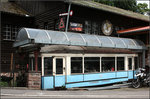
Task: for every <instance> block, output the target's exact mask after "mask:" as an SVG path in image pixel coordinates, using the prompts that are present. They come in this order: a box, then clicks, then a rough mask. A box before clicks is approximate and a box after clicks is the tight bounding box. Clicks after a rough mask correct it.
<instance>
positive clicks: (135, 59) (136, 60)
mask: <svg viewBox="0 0 150 99" xmlns="http://www.w3.org/2000/svg"><path fill="white" fill-rule="evenodd" d="M134 65H135V70H136V69H138V67H139V66H138V58H137V57H134Z"/></svg>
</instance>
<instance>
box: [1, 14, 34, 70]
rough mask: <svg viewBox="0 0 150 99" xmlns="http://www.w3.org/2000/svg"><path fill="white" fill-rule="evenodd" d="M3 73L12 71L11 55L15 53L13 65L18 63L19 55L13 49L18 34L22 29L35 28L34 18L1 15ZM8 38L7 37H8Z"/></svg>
mask: <svg viewBox="0 0 150 99" xmlns="http://www.w3.org/2000/svg"><path fill="white" fill-rule="evenodd" d="M1 18H2V19H1V20H2V21H1V26H2V27H1V30H2V31H1V72H10V71H11V68H12V67H11V59H12V58H11V54H12V53H13V64H12V65H15V64H17V62H18V59H19V55H18V54H16V49H15V48H13V43H14V41H15V37H16V36H17V32H18V31H19V29H20V28H22V27H33V26H34V24H33V21H32V20H33V18H26V17H24V16H19V15H15V14H10V13H1ZM6 36H7V37H6Z"/></svg>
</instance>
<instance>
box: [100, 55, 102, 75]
mask: <svg viewBox="0 0 150 99" xmlns="http://www.w3.org/2000/svg"><path fill="white" fill-rule="evenodd" d="M101 60H102V57H100V72H102V61H101Z"/></svg>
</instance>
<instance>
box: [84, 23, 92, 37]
mask: <svg viewBox="0 0 150 99" xmlns="http://www.w3.org/2000/svg"><path fill="white" fill-rule="evenodd" d="M84 32H85V34H90V33H91V22H90V21H85V24H84Z"/></svg>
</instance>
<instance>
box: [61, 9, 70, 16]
mask: <svg viewBox="0 0 150 99" xmlns="http://www.w3.org/2000/svg"><path fill="white" fill-rule="evenodd" d="M68 14H69V15H70V16H72V15H73V11H72V10H71V11H70V13H61V14H59V16H67V15H68Z"/></svg>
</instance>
